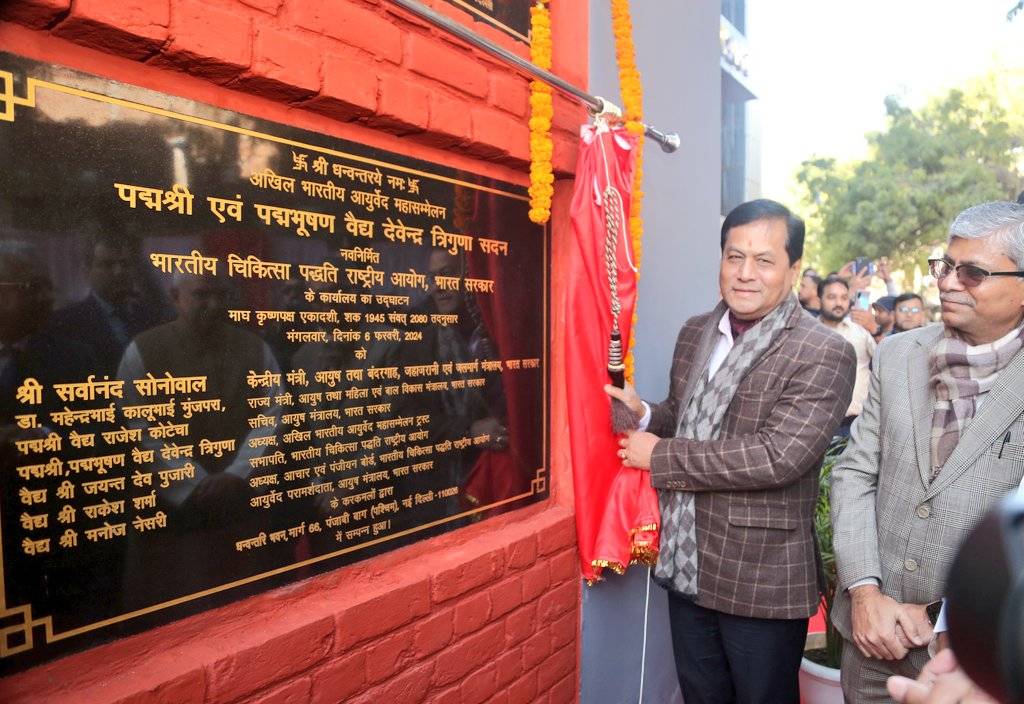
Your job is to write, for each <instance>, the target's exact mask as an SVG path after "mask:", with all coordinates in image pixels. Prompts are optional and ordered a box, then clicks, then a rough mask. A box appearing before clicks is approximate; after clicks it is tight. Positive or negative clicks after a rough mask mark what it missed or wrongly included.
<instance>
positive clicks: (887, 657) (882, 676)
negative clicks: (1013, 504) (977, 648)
mask: <svg viewBox="0 0 1024 704" xmlns="http://www.w3.org/2000/svg"><path fill="white" fill-rule="evenodd" d="M949 232H950V235H949V242H948V245H947V247H946V251H945V253H944V254H943V256H941V257H939V258H936V259H932V260H929V267H930V269H931V274H932V276H934V277H935V280H936V282H937V284H938V287H939V298H940V299H941V301H942V325H929V326H927V327H922V328H918V329H916V330H910V331H907V332H903V333H900V334H899V335H895V336H893V337H889V338H886V340H885V342H884V343H882V344H881V345H880V346H879V347H878V352H877V354H876V355H875V361H874V368H873V370H872V374H871V385H870V388H869V391H868V398H867V400H866V401H865V403H864V411H863V412H862V413H861V415H860V417H859V418H858V420H857V421H856V422H855V423H854V424H853V427H852V429H851V437H850V445H849V446H848V447H847V449H846V452H844V453H843V455H842V456H841V457H840V458H839V460H838V462H837V463H836V466H835V468H834V470H833V473H832V524H833V543H834V546H835V556H836V568H837V572H838V576H839V589H838V594H837V599H836V604H835V606H834V607H833V609H832V620H833V622H834V623H835V625H836V627H837V628H838V630H839V632H840V633H841V634H842V635H843V637H844V638H845V639H846V640H845V643H844V646H843V665H842V669H841V671H842V679H843V691H844V694H845V696H846V700H847V701H849V702H857V703H858V704H860V703H861V702H887V701H889V693H888V692H887V691H886V686H885V682H886V678H887V677H889V676H892V675H902V676H905V677H915V676H917V673H918V672H920V670H921V668H922V667H923V666H924V664H925V662H926V661H927V660H928V652H927V650H926V649H925V647H924V646H926V645H927V644H928V640H929V638H930V637H931V631H932V627H931V624H930V623H929V618H928V611H927V605H928V604H931V603H935V602H937V601H938V600H939V599H940V598H941V597H942V596H943V590H944V587H945V582H946V575H947V572H948V570H949V568H950V566H951V565H952V561H953V557H954V556H955V555H956V551H957V548H958V547H959V546H960V544H961V543H962V542H963V541H964V539H965V538H966V537H967V534H968V533H969V532H970V530H971V529H972V528H973V527H974V526H975V525H976V524H977V523H978V522H979V521H980V520H981V519H982V517H983V516H984V515H985V512H986V510H987V509H988V508H989V507H990V506H992V504H994V503H995V502H996V501H998V500H999V499H1000V498H1001V497H1002V496H1005V495H1006V494H1008V493H1010V492H1011V491H1014V490H1016V489H1017V487H1018V486H1019V485H1020V483H1021V479H1022V478H1024V205H1018V204H1016V203H1009V202H995V203H983V204H981V205H977V206H974V207H972V208H968V209H967V210H965V211H964V212H962V213H960V215H958V216H957V218H956V220H954V222H953V224H952V225H951V226H950V230H949Z"/></svg>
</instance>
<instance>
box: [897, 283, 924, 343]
mask: <svg viewBox="0 0 1024 704" xmlns="http://www.w3.org/2000/svg"><path fill="white" fill-rule="evenodd" d="M927 323H928V314H927V312H926V311H925V307H924V300H923V299H922V298H921V297H920V296H919V295H917V294H916V293H904V294H900V295H899V296H897V297H896V301H895V302H894V305H893V326H892V332H891V333H890V334H891V335H895V334H896V333H898V332H906V331H907V330H915V329H917V328H919V327H921V326H923V325H925V324H927Z"/></svg>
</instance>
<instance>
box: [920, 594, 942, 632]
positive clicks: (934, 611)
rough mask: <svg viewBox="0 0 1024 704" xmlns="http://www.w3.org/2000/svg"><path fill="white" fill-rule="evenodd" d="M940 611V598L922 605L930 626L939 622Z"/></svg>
mask: <svg viewBox="0 0 1024 704" xmlns="http://www.w3.org/2000/svg"><path fill="white" fill-rule="evenodd" d="M940 611H942V599H939V600H938V601H933V602H932V603H930V604H926V605H925V607H924V612H925V613H926V614H928V622H929V623H931V624H932V628H934V627H935V624H936V623H938V622H939V612H940Z"/></svg>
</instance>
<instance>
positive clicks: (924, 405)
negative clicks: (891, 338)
mask: <svg viewBox="0 0 1024 704" xmlns="http://www.w3.org/2000/svg"><path fill="white" fill-rule="evenodd" d="M942 329H943V328H942V326H941V325H936V326H935V329H934V330H933V331H932V332H933V334H932V335H927V336H925V335H922V336H921V337H918V338H917V340H915V342H916V343H917V344H916V345H915V346H914V347H913V349H912V350H911V352H910V354H908V355H907V382H908V386H909V391H910V413H911V417H912V421H913V424H914V443H915V445H916V447H917V467H918V470H919V473H920V475H921V483H922V484H924V487H925V489H927V488H928V484H929V483H930V482H931V475H932V415H933V413H934V412H935V408H934V404H933V402H932V397H931V393H930V392H929V388H928V376H929V370H928V357H929V355H930V354H931V351H932V348H934V347H935V343H937V342H938V341H939V338H941V337H942Z"/></svg>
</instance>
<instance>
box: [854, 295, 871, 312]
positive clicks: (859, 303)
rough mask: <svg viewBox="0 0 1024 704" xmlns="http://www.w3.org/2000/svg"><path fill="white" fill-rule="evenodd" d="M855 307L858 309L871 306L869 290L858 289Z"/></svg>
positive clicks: (865, 308)
mask: <svg viewBox="0 0 1024 704" xmlns="http://www.w3.org/2000/svg"><path fill="white" fill-rule="evenodd" d="M855 307H856V308H857V310H868V309H869V308H871V294H870V293H868V292H867V291H858V292H857V300H856V302H855Z"/></svg>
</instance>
